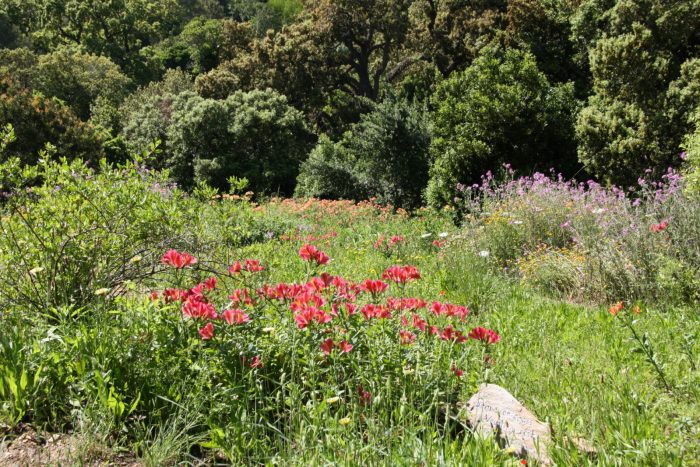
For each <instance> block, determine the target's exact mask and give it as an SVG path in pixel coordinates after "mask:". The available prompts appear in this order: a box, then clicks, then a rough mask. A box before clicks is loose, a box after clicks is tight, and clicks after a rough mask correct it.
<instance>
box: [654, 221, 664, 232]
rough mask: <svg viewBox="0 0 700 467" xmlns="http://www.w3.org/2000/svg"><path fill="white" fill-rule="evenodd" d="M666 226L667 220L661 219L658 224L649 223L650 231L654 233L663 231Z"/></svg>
mask: <svg viewBox="0 0 700 467" xmlns="http://www.w3.org/2000/svg"><path fill="white" fill-rule="evenodd" d="M667 228H668V221H661V222H659V223H658V224H652V225H651V231H652V232H654V233H659V232H663V231H664V230H666V229H667Z"/></svg>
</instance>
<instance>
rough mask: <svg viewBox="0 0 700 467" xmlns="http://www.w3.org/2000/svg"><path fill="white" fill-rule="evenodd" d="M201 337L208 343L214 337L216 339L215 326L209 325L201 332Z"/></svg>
mask: <svg viewBox="0 0 700 467" xmlns="http://www.w3.org/2000/svg"><path fill="white" fill-rule="evenodd" d="M199 335H200V337H201V338H202V340H205V341H208V340H209V339H211V338H212V337H214V325H213V324H211V323H207V324H206V325H205V326H204V327H203V328H201V329H200V330H199Z"/></svg>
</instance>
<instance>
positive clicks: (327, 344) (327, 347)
mask: <svg viewBox="0 0 700 467" xmlns="http://www.w3.org/2000/svg"><path fill="white" fill-rule="evenodd" d="M321 350H322V351H323V353H324V354H326V355H330V354H331V351H332V350H333V339H330V338H329V339H326V340H325V341H323V342H321Z"/></svg>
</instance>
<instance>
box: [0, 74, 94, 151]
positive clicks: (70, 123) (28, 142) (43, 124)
mask: <svg viewBox="0 0 700 467" xmlns="http://www.w3.org/2000/svg"><path fill="white" fill-rule="evenodd" d="M0 122H2V125H3V126H4V125H5V124H7V123H9V124H11V125H12V126H13V128H14V132H15V136H16V140H15V141H14V142H12V143H10V144H9V145H8V147H7V148H6V150H5V151H4V152H3V154H2V157H3V158H4V159H9V158H11V157H18V158H19V159H20V160H21V162H22V163H23V164H35V163H36V162H37V161H38V157H39V151H40V150H42V149H44V147H45V145H46V144H47V143H48V144H51V145H53V146H54V147H55V148H56V150H57V151H56V153H57V155H59V156H62V157H67V158H69V159H76V158H82V159H85V160H91V161H93V162H95V161H97V160H99V158H100V157H101V156H102V154H103V152H102V139H101V137H100V135H99V134H98V132H97V131H96V130H95V128H93V127H92V126H91V125H89V124H87V123H84V122H81V121H80V119H79V118H77V117H76V116H75V114H74V113H73V112H72V111H71V109H70V108H69V107H67V106H66V105H64V104H63V103H62V102H60V101H58V100H57V99H54V98H48V97H44V96H43V95H41V94H37V93H32V92H31V91H29V90H26V89H22V88H19V87H17V86H15V85H14V84H13V83H12V82H11V81H9V80H7V79H5V80H2V81H0Z"/></svg>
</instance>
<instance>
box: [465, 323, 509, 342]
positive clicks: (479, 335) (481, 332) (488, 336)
mask: <svg viewBox="0 0 700 467" xmlns="http://www.w3.org/2000/svg"><path fill="white" fill-rule="evenodd" d="M469 338H471V339H475V340H479V341H481V342H484V343H486V344H495V343H496V342H498V341H500V340H501V336H499V335H498V333H497V332H496V331H492V330H491V329H485V328H482V327H477V328H474V329H472V330H471V332H470V333H469Z"/></svg>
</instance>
